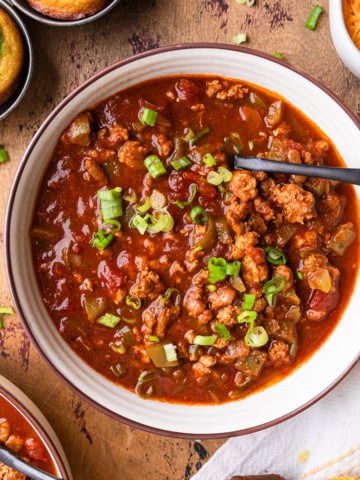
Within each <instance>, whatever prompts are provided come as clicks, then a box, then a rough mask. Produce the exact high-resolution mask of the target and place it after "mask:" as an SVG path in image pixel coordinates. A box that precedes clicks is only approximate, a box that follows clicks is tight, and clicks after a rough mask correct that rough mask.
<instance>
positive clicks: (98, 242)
mask: <svg viewBox="0 0 360 480" xmlns="http://www.w3.org/2000/svg"><path fill="white" fill-rule="evenodd" d="M113 238H114V235H113V234H112V233H106V232H104V230H102V229H101V228H100V229H99V230H98V231H97V232H96V233H95V236H94V238H93V239H92V241H91V244H92V245H93V246H94V247H96V248H98V249H99V250H104V249H105V248H106V247H107V246H108V245H110V243H111V242H112V240H113Z"/></svg>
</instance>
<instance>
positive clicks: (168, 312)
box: [143, 296, 181, 338]
mask: <svg viewBox="0 0 360 480" xmlns="http://www.w3.org/2000/svg"><path fill="white" fill-rule="evenodd" d="M162 300H163V297H162V296H160V297H159V298H158V299H157V300H156V301H155V302H153V303H152V304H151V305H150V307H149V308H147V309H146V310H145V312H144V314H143V321H144V324H145V327H146V328H145V329H144V333H146V334H151V333H154V334H155V335H156V336H158V337H160V338H163V337H164V335H165V333H166V329H167V327H168V325H169V324H170V323H171V322H172V321H173V320H175V319H176V318H178V317H179V315H180V313H181V307H180V306H176V305H172V306H169V307H168V306H165V307H163V306H162V305H161V301H162Z"/></svg>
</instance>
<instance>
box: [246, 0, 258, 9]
mask: <svg viewBox="0 0 360 480" xmlns="http://www.w3.org/2000/svg"><path fill="white" fill-rule="evenodd" d="M255 2H256V0H246V5H247V6H248V7H253V6H254V5H255Z"/></svg>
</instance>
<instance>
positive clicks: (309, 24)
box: [305, 5, 324, 30]
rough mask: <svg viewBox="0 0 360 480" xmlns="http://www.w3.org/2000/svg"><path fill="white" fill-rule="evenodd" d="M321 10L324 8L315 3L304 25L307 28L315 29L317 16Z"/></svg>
mask: <svg viewBox="0 0 360 480" xmlns="http://www.w3.org/2000/svg"><path fill="white" fill-rule="evenodd" d="M323 11H324V9H323V8H322V7H320V5H315V7H313V9H312V10H311V12H310V15H309V18H308V20H307V22H306V25H305V26H306V28H307V29H308V30H315V28H316V25H317V23H318V20H319V17H320V15H321V13H322V12H323Z"/></svg>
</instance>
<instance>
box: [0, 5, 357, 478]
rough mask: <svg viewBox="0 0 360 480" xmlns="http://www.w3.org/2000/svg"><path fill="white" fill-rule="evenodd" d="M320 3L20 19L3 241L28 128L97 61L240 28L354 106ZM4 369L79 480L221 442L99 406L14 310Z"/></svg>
mask: <svg viewBox="0 0 360 480" xmlns="http://www.w3.org/2000/svg"><path fill="white" fill-rule="evenodd" d="M318 3H320V4H321V5H322V6H323V7H324V8H325V11H326V13H325V14H323V15H322V17H321V19H320V22H319V24H318V28H317V29H316V31H315V32H310V31H308V30H306V29H305V27H304V24H305V22H306V19H307V16H308V13H309V11H310V9H311V7H312V5H313V1H312V0H302V1H300V2H299V1H298V0H257V5H256V6H255V7H253V8H249V7H246V6H242V5H239V4H237V3H236V1H235V0H127V1H123V3H122V4H121V5H120V6H119V7H118V8H117V9H116V10H115V11H113V12H112V13H110V14H109V15H108V16H106V17H105V18H103V19H101V20H100V21H98V22H95V23H92V24H89V25H86V26H83V27H75V28H71V29H68V28H62V29H61V28H54V27H47V26H45V25H41V24H37V23H36V22H33V21H29V20H27V19H25V23H26V24H27V26H28V28H29V31H30V35H31V38H32V41H33V46H34V51H35V73H34V78H33V81H32V84H31V88H30V91H29V92H28V94H27V96H26V98H25V99H24V101H23V102H22V104H21V105H20V106H19V107H18V108H17V110H16V111H15V112H13V114H12V115H11V116H10V117H9V118H8V119H7V120H5V121H4V122H3V123H1V124H0V144H4V145H5V146H6V147H7V149H8V151H9V154H10V157H11V158H10V161H9V162H8V163H6V164H3V165H1V166H0V170H1V177H0V178H1V180H0V182H1V183H0V186H1V188H0V244H1V246H2V242H3V237H2V232H3V218H4V213H5V206H6V202H7V197H8V194H9V190H10V186H11V182H12V179H13V177H14V175H15V172H16V169H17V166H18V163H19V161H20V158H21V155H22V153H23V152H24V149H25V147H26V145H27V144H28V142H29V141H30V139H31V137H32V136H33V134H34V133H35V132H36V130H37V129H38V128H39V126H40V124H41V123H42V121H43V120H44V119H45V117H46V116H47V115H48V114H49V113H50V111H51V110H52V109H53V108H54V107H55V106H56V105H57V104H58V103H59V101H60V100H61V99H62V98H64V97H65V96H66V95H67V94H68V93H69V92H71V90H73V89H74V88H75V87H77V86H78V85H79V84H81V83H82V82H83V81H84V80H86V79H88V78H89V77H91V76H92V75H93V74H94V73H95V72H97V71H99V70H100V69H102V68H103V67H106V66H108V65H110V64H112V63H114V62H116V61H117V60H120V59H122V58H124V57H127V56H130V55H132V54H134V53H139V52H143V51H145V50H149V49H153V48H156V47H159V46H163V45H166V44H174V43H185V42H200V41H203V42H223V43H232V38H233V36H234V35H236V34H237V33H239V32H246V33H248V35H249V39H250V41H249V43H248V44H246V47H248V48H253V49H258V50H262V51H264V52H268V53H270V54H272V53H273V52H274V51H275V50H278V51H280V52H281V53H282V54H283V55H284V57H285V59H286V61H288V62H289V63H291V64H292V65H295V66H296V67H299V68H300V69H302V70H304V71H306V72H307V73H309V74H311V75H312V76H314V77H315V78H316V79H318V80H320V81H321V82H323V83H324V84H325V85H326V86H328V87H329V88H331V89H332V90H333V91H334V92H335V93H336V94H337V95H338V96H339V97H340V98H341V99H342V100H343V101H344V102H345V103H346V105H347V106H348V107H350V109H351V110H353V111H354V113H357V114H360V81H359V80H357V79H356V78H355V77H354V76H353V75H352V74H351V73H349V72H348V71H347V70H346V69H345V68H344V67H343V65H342V64H341V62H340V60H339V58H338V57H337V55H336V53H335V50H334V47H333V45H332V43H331V38H330V32H329V22H328V14H327V10H328V2H327V1H325V0H318ZM310 101H311V99H310ZM334 121H336V119H334ZM0 262H1V263H0V265H1V266H0V305H10V304H11V299H10V295H9V290H8V287H7V283H6V277H5V268H4V262H3V253H2V248H1V253H0ZM0 372H1V373H2V374H4V375H6V376H7V377H8V378H9V379H10V380H12V381H13V382H15V383H16V384H17V385H18V386H19V387H20V388H22V389H23V390H24V391H25V392H26V393H27V394H28V395H29V397H31V398H32V400H33V401H34V402H35V403H36V404H37V405H38V406H39V407H40V408H41V410H42V411H43V412H44V414H45V415H46V416H47V417H48V419H49V420H50V422H51V423H52V425H53V426H54V428H55V430H56V432H57V434H58V435H59V437H60V439H61V441H62V443H63V446H64V449H65V451H66V453H67V455H68V458H69V461H70V464H71V467H72V470H73V474H74V478H75V480H85V479H91V478H96V479H98V480H110V479H112V480H114V479H120V478H121V479H126V480H135V479H138V478H146V480H155V479H156V480H159V479H162V480H165V479H169V480H180V479H185V480H186V479H189V478H190V477H191V476H192V475H193V474H194V473H195V472H196V471H197V470H199V469H200V468H201V466H202V464H203V463H204V462H205V461H206V460H207V459H208V458H209V457H210V456H211V455H212V454H213V453H214V452H215V450H216V449H217V448H218V447H219V446H220V445H221V444H222V443H223V442H222V441H215V440H214V441H204V442H194V441H186V440H177V439H170V438H165V437H159V436H155V435H151V434H147V433H143V432H141V431H137V430H133V429H131V428H129V427H126V426H124V425H123V424H121V423H119V422H116V421H114V420H112V419H110V418H108V417H107V416H105V415H103V414H101V413H99V412H97V411H96V410H95V409H94V408H92V407H90V406H89V405H87V404H86V403H85V402H83V401H82V400H81V399H80V398H79V397H78V396H77V395H75V394H73V393H72V392H71V391H70V390H69V389H68V388H67V387H65V386H64V385H63V384H62V383H61V382H60V381H59V379H58V378H57V377H56V376H55V375H54V374H53V373H52V371H51V370H49V368H48V367H47V366H46V365H45V364H44V362H43V361H42V360H41V358H40V357H39V356H38V354H37V353H36V351H35V350H34V348H33V347H32V346H31V345H30V342H29V340H28V339H27V337H26V335H25V333H24V331H23V329H22V326H21V324H20V322H19V320H18V319H17V318H16V316H12V317H8V318H6V320H5V329H4V330H2V331H0ZM209 421H210V420H209ZM214 480H215V479H214ZM219 480H222V479H219Z"/></svg>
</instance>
